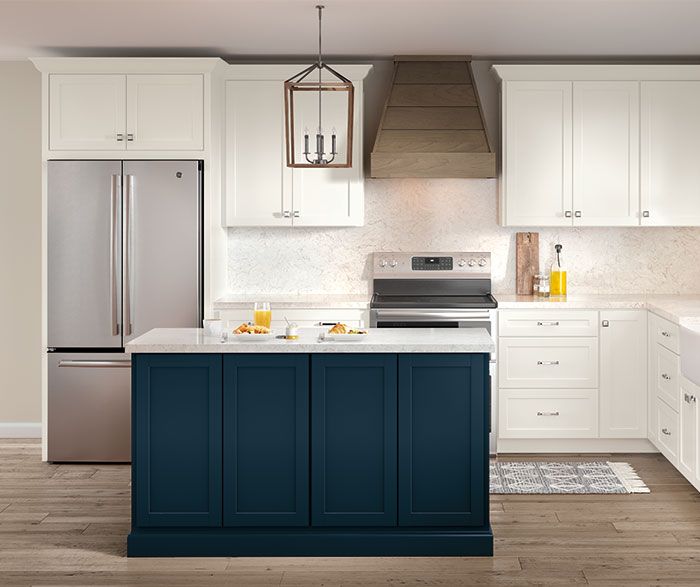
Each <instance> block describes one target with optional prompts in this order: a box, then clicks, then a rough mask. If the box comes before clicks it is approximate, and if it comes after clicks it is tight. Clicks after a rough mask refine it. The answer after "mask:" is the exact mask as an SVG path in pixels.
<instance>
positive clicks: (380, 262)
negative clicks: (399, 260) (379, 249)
mask: <svg viewBox="0 0 700 587" xmlns="http://www.w3.org/2000/svg"><path fill="white" fill-rule="evenodd" d="M379 266H380V267H386V266H387V262H386V259H381V260H380V261H379Z"/></svg>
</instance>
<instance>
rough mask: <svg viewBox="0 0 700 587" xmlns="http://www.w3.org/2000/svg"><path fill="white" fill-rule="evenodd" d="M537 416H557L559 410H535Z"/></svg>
mask: <svg viewBox="0 0 700 587" xmlns="http://www.w3.org/2000/svg"><path fill="white" fill-rule="evenodd" d="M537 415H538V416H558V415H559V410H557V411H556V412H537Z"/></svg>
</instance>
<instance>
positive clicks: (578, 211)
mask: <svg viewBox="0 0 700 587" xmlns="http://www.w3.org/2000/svg"><path fill="white" fill-rule="evenodd" d="M574 216H575V217H576V218H581V210H576V212H574Z"/></svg>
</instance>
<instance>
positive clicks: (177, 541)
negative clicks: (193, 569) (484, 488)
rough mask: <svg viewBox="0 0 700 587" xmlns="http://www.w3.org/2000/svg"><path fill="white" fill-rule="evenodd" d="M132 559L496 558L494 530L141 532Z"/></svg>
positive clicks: (131, 542)
mask: <svg viewBox="0 0 700 587" xmlns="http://www.w3.org/2000/svg"><path fill="white" fill-rule="evenodd" d="M127 556H130V557H153V556H160V557H164V556H493V532H492V531H491V527H490V526H489V527H486V528H480V529H475V528H469V529H468V530H459V529H454V530H449V529H445V528H441V529H439V530H423V529H420V530H404V531H400V530H396V529H390V530H389V529H387V530H386V531H382V530H379V529H376V528H375V529H372V530H371V531H367V530H366V529H363V530H357V531H353V530H342V531H336V530H315V529H314V530H309V529H304V530H301V529H299V530H257V529H256V530H224V531H222V530H221V529H220V528H217V529H216V530H213V529H211V530H204V529H191V528H183V529H182V531H178V530H175V529H173V528H168V530H167V531H163V529H155V528H154V529H145V528H143V529H138V530H134V531H133V532H131V534H129V538H128V541H127Z"/></svg>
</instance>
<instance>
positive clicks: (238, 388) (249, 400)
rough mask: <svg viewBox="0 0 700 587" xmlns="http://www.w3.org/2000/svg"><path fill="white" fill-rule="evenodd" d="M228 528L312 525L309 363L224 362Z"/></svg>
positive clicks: (242, 357) (298, 358)
mask: <svg viewBox="0 0 700 587" xmlns="http://www.w3.org/2000/svg"><path fill="white" fill-rule="evenodd" d="M223 501H224V526H308V524H309V359H308V355H298V354H234V355H226V356H225V357H224V498H223Z"/></svg>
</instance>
